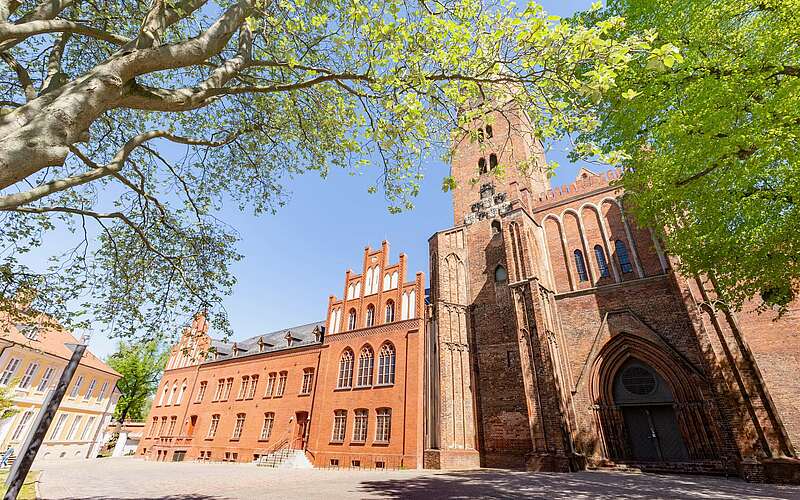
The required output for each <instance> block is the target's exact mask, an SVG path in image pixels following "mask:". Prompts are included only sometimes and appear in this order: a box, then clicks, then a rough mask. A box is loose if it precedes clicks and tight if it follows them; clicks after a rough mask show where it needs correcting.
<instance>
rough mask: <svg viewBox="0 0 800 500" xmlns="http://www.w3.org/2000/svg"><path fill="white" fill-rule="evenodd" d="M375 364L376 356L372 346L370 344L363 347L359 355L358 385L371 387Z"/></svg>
mask: <svg viewBox="0 0 800 500" xmlns="http://www.w3.org/2000/svg"><path fill="white" fill-rule="evenodd" d="M374 364H375V356H374V355H373V353H372V348H370V347H369V346H368V345H367V346H364V347H363V348H361V353H360V354H359V355H358V384H357V386H358V387H369V386H371V385H372V371H373V368H374Z"/></svg>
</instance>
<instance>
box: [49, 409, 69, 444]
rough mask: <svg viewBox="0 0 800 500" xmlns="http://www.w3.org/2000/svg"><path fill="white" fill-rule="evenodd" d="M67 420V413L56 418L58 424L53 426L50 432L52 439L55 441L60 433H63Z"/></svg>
mask: <svg viewBox="0 0 800 500" xmlns="http://www.w3.org/2000/svg"><path fill="white" fill-rule="evenodd" d="M66 421H67V414H66V413H62V414H61V415H59V416H58V418H57V419H56V425H55V426H53V430H52V431H51V432H50V440H51V441H54V440H55V439H56V438H58V435H59V434H61V429H63V428H64V422H66Z"/></svg>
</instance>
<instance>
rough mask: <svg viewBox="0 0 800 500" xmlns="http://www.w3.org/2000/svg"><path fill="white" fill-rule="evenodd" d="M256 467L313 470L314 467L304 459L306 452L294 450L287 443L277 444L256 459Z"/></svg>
mask: <svg viewBox="0 0 800 500" xmlns="http://www.w3.org/2000/svg"><path fill="white" fill-rule="evenodd" d="M256 465H258V466H259V467H272V468H273V469H313V468H314V466H313V465H312V464H311V462H310V461H309V460H308V457H306V452H305V451H303V450H296V449H293V448H291V447H290V446H289V443H288V442H281V443H278V445H276V446H275V447H273V448H272V449H270V450H269V451H268V452H267V453H265V454H264V455H261V456H260V457H258V460H257V461H256Z"/></svg>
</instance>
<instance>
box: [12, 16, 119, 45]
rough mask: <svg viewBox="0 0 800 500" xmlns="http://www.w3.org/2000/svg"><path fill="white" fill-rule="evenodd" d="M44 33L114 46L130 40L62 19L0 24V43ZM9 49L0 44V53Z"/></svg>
mask: <svg viewBox="0 0 800 500" xmlns="http://www.w3.org/2000/svg"><path fill="white" fill-rule="evenodd" d="M44 33H75V34H79V35H86V36H90V37H92V38H96V39H98V40H103V41H105V42H111V43H113V44H116V45H123V44H125V43H127V42H129V41H130V39H128V38H125V37H124V36H120V35H116V34H114V33H109V32H107V31H103V30H101V29H98V28H93V27H91V26H86V25H84V24H80V23H75V22H72V21H64V20H62V19H53V20H45V21H30V22H27V23H23V24H0V42H8V41H10V40H15V39H25V38H28V37H31V36H33V35H41V34H44ZM9 48H10V47H7V46H6V45H5V43H3V44H0V51H5V50H8V49H9Z"/></svg>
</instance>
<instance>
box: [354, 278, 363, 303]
mask: <svg viewBox="0 0 800 500" xmlns="http://www.w3.org/2000/svg"><path fill="white" fill-rule="evenodd" d="M359 297H361V282H360V281H359V282H357V283H356V288H355V290H354V291H353V298H354V299H357V298H359Z"/></svg>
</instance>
